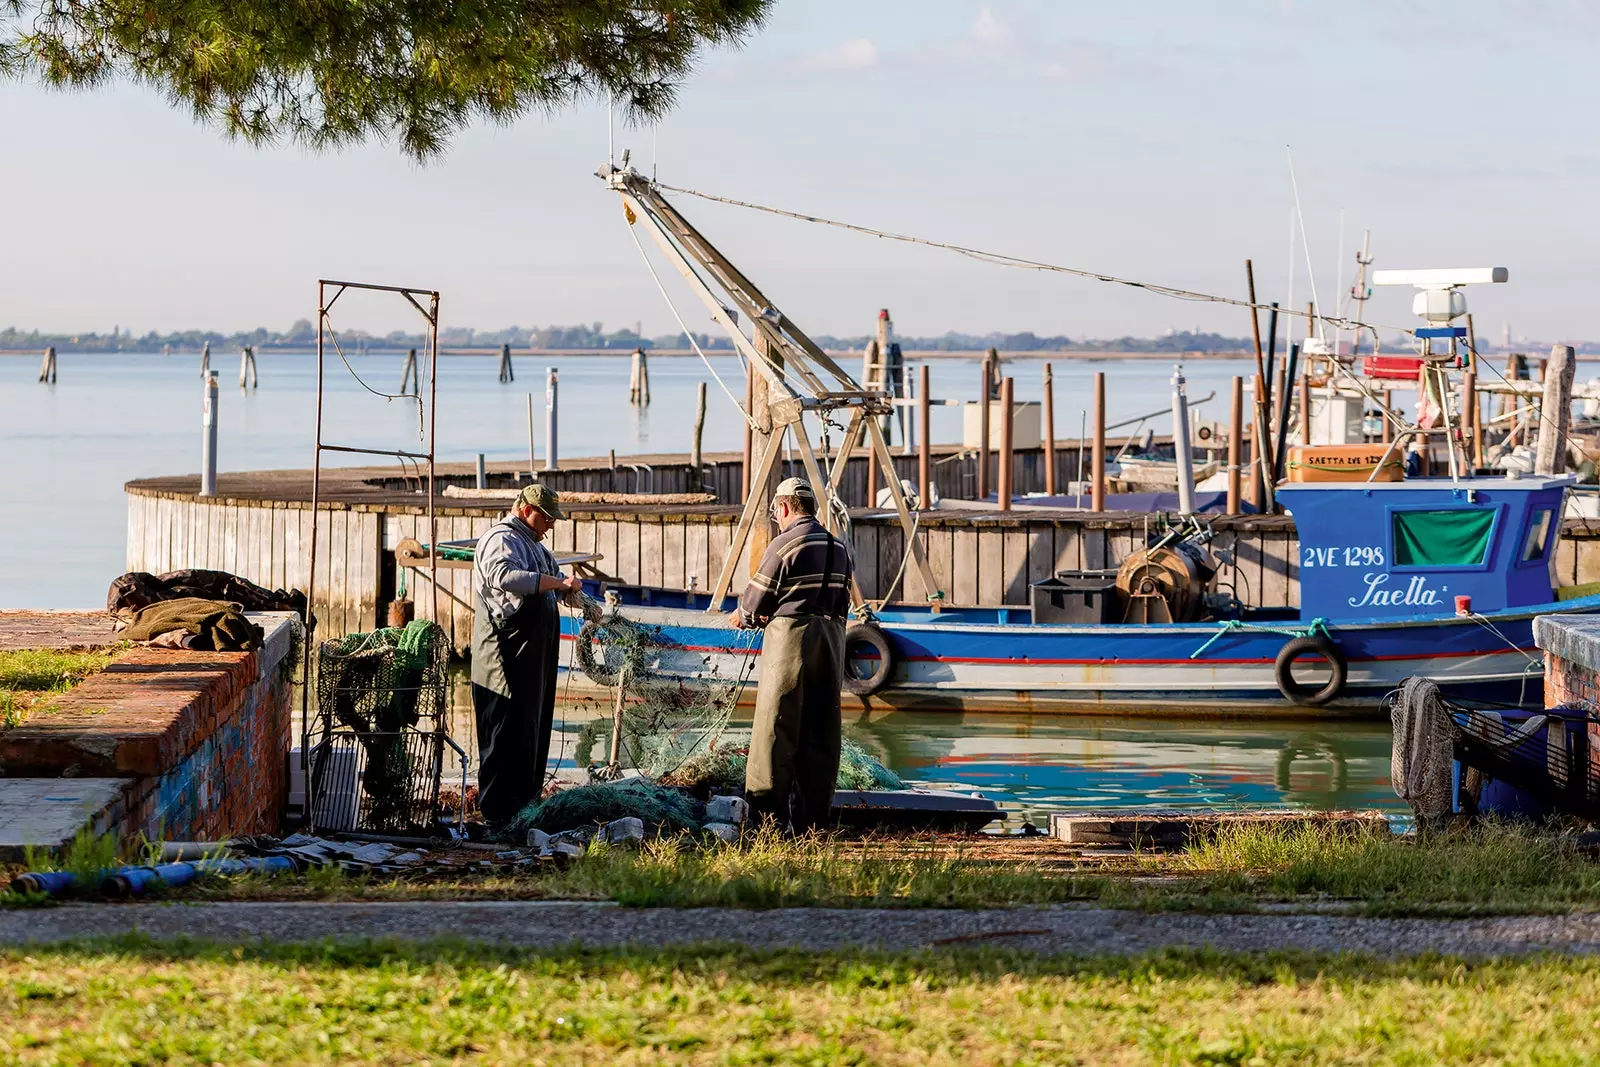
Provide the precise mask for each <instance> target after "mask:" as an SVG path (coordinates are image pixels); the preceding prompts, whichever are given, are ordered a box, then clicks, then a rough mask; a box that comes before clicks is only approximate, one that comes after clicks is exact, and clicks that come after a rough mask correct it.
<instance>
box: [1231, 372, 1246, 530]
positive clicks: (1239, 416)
mask: <svg viewBox="0 0 1600 1067" xmlns="http://www.w3.org/2000/svg"><path fill="white" fill-rule="evenodd" d="M1243 437H1244V379H1243V378H1242V377H1240V376H1239V375H1237V374H1235V375H1234V376H1233V397H1232V403H1231V405H1230V406H1229V408H1228V514H1229V515H1237V514H1239V463H1240V461H1241V460H1242V459H1243V457H1244V440H1243Z"/></svg>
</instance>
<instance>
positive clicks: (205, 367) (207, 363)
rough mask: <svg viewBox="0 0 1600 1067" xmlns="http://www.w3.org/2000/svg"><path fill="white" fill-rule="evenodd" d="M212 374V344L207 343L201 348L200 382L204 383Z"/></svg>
mask: <svg viewBox="0 0 1600 1067" xmlns="http://www.w3.org/2000/svg"><path fill="white" fill-rule="evenodd" d="M210 374H211V342H210V341H206V342H204V343H203V344H201V346H200V380H201V381H204V380H205V379H206V377H207V376H209V375H210Z"/></svg>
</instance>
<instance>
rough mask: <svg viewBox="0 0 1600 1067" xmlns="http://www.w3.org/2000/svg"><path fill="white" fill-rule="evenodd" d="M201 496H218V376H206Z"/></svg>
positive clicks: (202, 412)
mask: <svg viewBox="0 0 1600 1067" xmlns="http://www.w3.org/2000/svg"><path fill="white" fill-rule="evenodd" d="M200 427H201V433H200V495H201V496H216V495H217V376H216V374H214V373H213V374H207V375H206V384H205V406H204V407H203V408H202V409H201V415H200Z"/></svg>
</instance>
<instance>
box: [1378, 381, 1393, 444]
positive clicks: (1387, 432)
mask: <svg viewBox="0 0 1600 1067" xmlns="http://www.w3.org/2000/svg"><path fill="white" fill-rule="evenodd" d="M1392 411H1394V390H1392V389H1385V390H1384V391H1383V418H1382V419H1380V420H1379V421H1380V422H1381V423H1382V425H1383V440H1382V441H1381V442H1379V443H1380V444H1385V445H1388V444H1393V443H1394V423H1393V422H1391V421H1390V418H1389V415H1390V413H1391V412H1392Z"/></svg>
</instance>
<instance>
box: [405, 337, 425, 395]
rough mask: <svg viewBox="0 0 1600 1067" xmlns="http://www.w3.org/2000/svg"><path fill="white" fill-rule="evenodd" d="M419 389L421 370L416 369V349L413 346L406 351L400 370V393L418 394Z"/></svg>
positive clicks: (420, 388) (420, 386) (420, 387)
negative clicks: (404, 361)
mask: <svg viewBox="0 0 1600 1067" xmlns="http://www.w3.org/2000/svg"><path fill="white" fill-rule="evenodd" d="M421 391H422V372H421V371H419V370H417V350H416V349H415V348H413V349H411V350H410V351H408V352H407V353H406V365H405V367H403V368H402V369H401V371H400V393H401V395H402V396H403V395H405V394H407V393H410V394H411V395H412V396H418V395H420V393H421Z"/></svg>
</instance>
